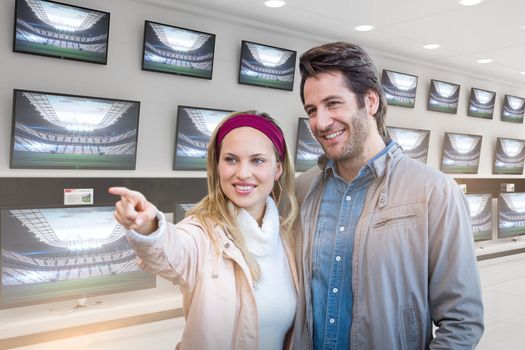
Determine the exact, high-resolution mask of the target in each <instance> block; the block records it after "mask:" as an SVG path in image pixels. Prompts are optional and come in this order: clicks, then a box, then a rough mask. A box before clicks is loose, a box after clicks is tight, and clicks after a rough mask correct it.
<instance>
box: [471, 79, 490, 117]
mask: <svg viewBox="0 0 525 350" xmlns="http://www.w3.org/2000/svg"><path fill="white" fill-rule="evenodd" d="M474 90H480V91H485V92H490V93H491V94H494V108H493V109H492V115H491V116H490V118H485V117H480V116H477V115H472V114H470V105H471V103H472V96H473V95H474ZM495 110H496V92H495V91H490V90H485V89H480V88H475V87H471V88H470V96H469V100H468V105H467V116H469V117H473V118H480V119H485V120H492V119H494V111H495Z"/></svg>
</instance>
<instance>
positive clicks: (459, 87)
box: [427, 79, 461, 114]
mask: <svg viewBox="0 0 525 350" xmlns="http://www.w3.org/2000/svg"><path fill="white" fill-rule="evenodd" d="M435 81H437V82H439V83H444V84H448V85H454V86H457V87H458V102H457V104H456V108H455V109H454V112H446V111H440V110H437V109H432V108H431V107H430V94H431V93H432V87H433V86H434V82H435ZM460 94H461V85H460V84H456V83H450V82H448V81H443V80H438V79H430V89H429V90H428V99H427V110H428V111H432V112H438V113H446V114H458V106H459V95H460Z"/></svg>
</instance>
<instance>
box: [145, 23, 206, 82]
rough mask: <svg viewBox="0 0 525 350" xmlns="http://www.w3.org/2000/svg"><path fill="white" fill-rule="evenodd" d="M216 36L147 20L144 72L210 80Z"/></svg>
mask: <svg viewBox="0 0 525 350" xmlns="http://www.w3.org/2000/svg"><path fill="white" fill-rule="evenodd" d="M214 51H215V34H210V33H204V32H198V31H195V30H190V29H185V28H179V27H174V26H170V25H167V24H160V23H155V22H150V21H146V24H145V28H144V50H143V55H142V69H143V70H149V71H154V72H162V73H172V74H179V75H187V76H191V77H197V78H205V79H211V77H212V73H213V53H214Z"/></svg>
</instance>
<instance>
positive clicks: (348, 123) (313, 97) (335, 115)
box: [304, 71, 371, 161]
mask: <svg viewBox="0 0 525 350" xmlns="http://www.w3.org/2000/svg"><path fill="white" fill-rule="evenodd" d="M304 102H305V103H304V109H305V111H306V114H307V115H308V118H309V119H308V120H309V124H310V129H311V130H312V133H313V134H314V136H315V137H316V139H317V140H318V141H319V143H320V144H321V146H322V147H323V149H324V151H325V153H326V155H327V157H328V158H330V159H333V160H335V161H343V160H347V159H356V158H357V157H360V156H361V155H362V154H363V150H364V148H365V146H366V142H367V139H368V136H369V134H370V127H371V125H370V124H371V117H370V116H368V113H367V110H366V109H365V108H364V107H363V108H359V107H358V104H357V98H356V96H355V94H354V93H353V92H351V91H350V90H349V89H348V87H347V86H346V84H345V81H344V77H343V74H342V73H341V72H339V71H333V72H326V73H320V74H318V75H317V76H315V77H310V78H307V79H306V82H305V84H304Z"/></svg>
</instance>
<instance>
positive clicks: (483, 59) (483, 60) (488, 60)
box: [476, 58, 492, 63]
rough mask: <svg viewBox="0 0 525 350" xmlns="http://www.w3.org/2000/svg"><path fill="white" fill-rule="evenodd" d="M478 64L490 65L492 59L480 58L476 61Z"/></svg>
mask: <svg viewBox="0 0 525 350" xmlns="http://www.w3.org/2000/svg"><path fill="white" fill-rule="evenodd" d="M476 62H478V63H490V62H492V58H482V59H480V60H477V61H476Z"/></svg>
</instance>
